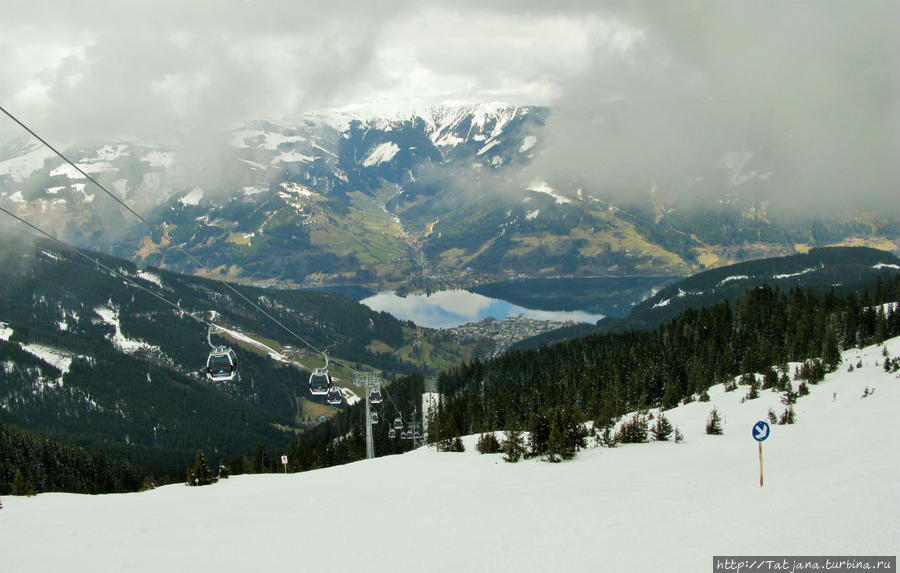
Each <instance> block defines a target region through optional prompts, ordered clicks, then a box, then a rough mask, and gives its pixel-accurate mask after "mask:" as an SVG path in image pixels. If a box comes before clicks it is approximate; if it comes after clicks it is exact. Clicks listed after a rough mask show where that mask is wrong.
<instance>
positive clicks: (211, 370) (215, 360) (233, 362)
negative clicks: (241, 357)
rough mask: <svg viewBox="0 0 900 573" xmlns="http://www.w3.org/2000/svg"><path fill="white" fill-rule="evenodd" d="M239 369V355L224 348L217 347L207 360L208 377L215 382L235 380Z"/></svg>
mask: <svg viewBox="0 0 900 573" xmlns="http://www.w3.org/2000/svg"><path fill="white" fill-rule="evenodd" d="M237 368H238V363H237V355H236V354H235V353H234V350H232V349H230V348H226V347H224V346H216V347H215V348H214V349H213V350H212V352H210V353H209V356H208V357H207V359H206V377H207V378H208V379H210V380H212V381H213V382H230V381H232V380H234V376H235V374H237Z"/></svg>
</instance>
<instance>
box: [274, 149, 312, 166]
mask: <svg viewBox="0 0 900 573" xmlns="http://www.w3.org/2000/svg"><path fill="white" fill-rule="evenodd" d="M315 160H316V158H315V157H313V156H311V155H304V154H303V153H300V152H299V151H282V152H281V155H279V156H278V157H276V158H275V159H273V160H272V163H312V162H313V161H315Z"/></svg>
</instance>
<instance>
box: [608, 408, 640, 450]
mask: <svg viewBox="0 0 900 573" xmlns="http://www.w3.org/2000/svg"><path fill="white" fill-rule="evenodd" d="M647 430H648V427H647V419H646V418H645V417H644V416H643V415H642V414H641V413H640V412H635V413H634V415H632V416H631V418H630V419H628V420H626V421H625V422H622V426H621V427H620V428H619V431H618V432H616V437H615V439H616V442H621V443H623V444H643V443H644V442H646V441H647Z"/></svg>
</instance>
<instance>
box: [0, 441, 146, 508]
mask: <svg viewBox="0 0 900 573" xmlns="http://www.w3.org/2000/svg"><path fill="white" fill-rule="evenodd" d="M146 480H147V478H146V477H145V475H144V471H143V470H142V469H141V468H139V467H137V466H134V465H132V464H130V463H128V462H125V461H122V460H118V459H114V458H111V457H109V456H107V455H106V454H104V453H102V452H97V451H86V450H83V449H81V448H76V447H75V446H71V445H66V444H61V443H59V442H54V441H51V440H48V439H46V438H44V437H41V436H38V435H36V434H31V433H28V432H24V431H22V430H20V429H18V428H15V427H13V426H5V425H2V424H0V493H2V494H4V495H6V494H12V495H33V494H35V493H41V492H45V491H67V492H72V493H114V492H127V491H137V490H139V489H141V488H142V487H145V486H146V485H147V483H146Z"/></svg>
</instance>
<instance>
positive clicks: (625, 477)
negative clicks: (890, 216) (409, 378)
mask: <svg viewBox="0 0 900 573" xmlns="http://www.w3.org/2000/svg"><path fill="white" fill-rule="evenodd" d="M886 347H887V348H888V351H889V353H890V356H891V357H896V356H898V355H900V339H893V340H890V341H888V342H887V343H886ZM881 353H882V348H881V347H870V348H866V349H863V350H852V351H849V352H846V353H845V354H844V363H843V365H842V366H841V368H840V369H839V371H838V372H835V373H833V374H829V375H828V376H827V377H826V379H825V380H824V381H823V382H821V383H819V384H818V385H815V386H810V389H811V394H810V395H809V396H806V397H803V398H800V400H799V401H798V403H797V405H796V407H795V412H796V415H797V423H796V424H795V425H790V426H772V429H771V435H770V437H769V439H768V440H767V441H765V442H764V443H763V453H764V463H765V486H764V487H760V486H759V465H758V456H757V443H756V442H755V441H754V440H753V438H752V436H751V429H752V427H753V424H754V423H755V422H756V421H757V420H760V419H766V414H767V412H768V409H769V408H770V407H771V408H773V409H774V410H775V411H776V412H777V413H778V414H780V413H781V412H782V411H783V409H784V406H782V405H781V404H780V402H779V397H780V396H779V395H778V394H776V393H773V392H771V391H761V393H760V397H759V398H758V399H755V400H750V401H746V402H744V403H740V400H741V398H742V397H743V395H745V394H746V391H747V387H745V386H739V387H738V389H737V390H736V391H734V392H729V393H726V392H724V390H723V388H722V387H721V386H719V387H715V388H713V389H711V391H710V396H711V401H710V402H708V403H699V402H693V403H690V404H687V405H684V406H680V407H678V408H676V409H673V410H669V411H668V412H666V416H667V417H668V418H669V420H670V421H671V422H672V424H673V425H675V426H677V427H679V428H680V429H681V431H682V433H683V434H684V436H685V441H684V442H682V443H679V444H676V443H673V442H654V443H648V444H635V445H623V446H619V447H617V448H614V449H607V448H599V447H598V448H591V449H588V450H585V451H582V452H581V453H579V454H578V456H577V458H576V459H575V460H572V461H569V462H564V463H561V464H549V463H546V462H543V461H540V460H527V461H524V462H520V463H518V464H508V463H505V462H503V461H502V458H501V456H500V455H479V454H477V453H476V452H475V448H474V443H475V440H476V437H475V436H469V437H467V438H466V440H465V441H466V447H467V451H466V452H465V453H461V454H455V453H438V452H436V451H434V450H432V449H429V448H421V449H419V450H417V451H414V452H411V453H408V454H406V455H402V456H391V457H386V458H378V459H374V460H366V461H362V462H358V463H354V464H348V465H346V466H341V467H334V468H328V469H324V470H319V471H313V472H307V473H301V474H291V475H279V474H270V475H262V476H235V477H232V478H230V479H227V480H223V481H220V482H219V483H218V484H216V485H212V486H208V487H200V488H193V487H185V486H183V485H170V486H165V487H160V488H158V489H156V490H153V491H149V492H144V493H133V494H117V495H102V496H87V495H73V494H42V495H38V496H35V497H31V498H22V497H4V498H3V504H4V508H3V509H2V510H0V571H2V572H3V573H19V572H31V571H35V572H37V571H67V572H76V571H91V572H94V571H129V572H143V571H147V572H150V571H153V572H156V571H169V572H174V571H217V572H225V571H242V572H244V571H299V570H302V571H315V572H327V571H342V572H346V571H367V572H391V573H400V572H412V571H416V572H422V571H454V572H455V571H460V572H463V571H465V572H475V571H490V572H504V571H510V572H512V571H515V572H527V571H553V572H560V573H561V572H570V571H591V572H604V571H648V572H649V571H664V572H677V571H684V572H697V571H711V565H712V557H713V556H714V555H897V554H898V549H900V535H898V533H900V455H898V452H900V433H898V431H897V427H898V425H897V419H896V418H897V414H898V405H900V377H898V374H896V373H895V374H889V373H886V372H884V370H883V369H882V363H883V361H884V357H883V356H882V354H881ZM858 362H861V363H862V365H863V366H862V367H861V368H856V367H855V366H856V364H857V363H858ZM850 364H853V365H854V370H853V372H848V371H847V370H848V366H849V365H850ZM795 388H796V383H795ZM866 388H868V389H870V390H871V389H872V388H875V393H874V394H873V395H871V396H868V397H865V398H863V397H862V395H863V393H864V390H865V389H866ZM713 405H716V406H717V407H718V410H719V412H720V413H721V414H723V415H724V416H725V425H724V435H721V436H708V435H706V434H705V433H704V425H705V420H706V417H707V415H708V414H709V411H710V409H711V408H712V406H713Z"/></svg>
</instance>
